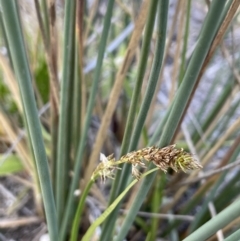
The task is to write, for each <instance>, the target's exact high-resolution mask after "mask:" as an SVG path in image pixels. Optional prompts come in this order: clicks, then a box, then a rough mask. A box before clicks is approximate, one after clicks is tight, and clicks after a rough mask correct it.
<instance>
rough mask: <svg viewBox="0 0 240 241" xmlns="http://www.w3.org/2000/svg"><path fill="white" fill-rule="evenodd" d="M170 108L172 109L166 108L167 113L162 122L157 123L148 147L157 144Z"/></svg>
mask: <svg viewBox="0 0 240 241" xmlns="http://www.w3.org/2000/svg"><path fill="white" fill-rule="evenodd" d="M171 108H172V105H171V106H169V108H168V110H167V112H166V113H165V115H164V117H163V118H162V120H160V121H159V124H158V126H157V128H156V131H155V132H154V133H153V135H152V137H151V138H150V141H149V146H153V145H155V144H156V143H157V141H158V139H159V136H161V133H162V131H163V128H164V125H165V123H166V122H167V119H168V117H169V114H170V112H171Z"/></svg>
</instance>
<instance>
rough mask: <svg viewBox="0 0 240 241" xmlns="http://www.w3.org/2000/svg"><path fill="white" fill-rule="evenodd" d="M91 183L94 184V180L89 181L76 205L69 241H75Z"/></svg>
mask: <svg viewBox="0 0 240 241" xmlns="http://www.w3.org/2000/svg"><path fill="white" fill-rule="evenodd" d="M93 183H94V180H92V179H91V180H90V181H89V182H88V184H87V186H86V187H85V189H84V191H83V193H82V194H81V198H80V201H79V203H78V208H77V212H76V214H75V217H74V221H73V226H72V230H71V239H70V240H71V241H77V237H78V229H79V224H80V222H81V215H82V211H83V208H84V205H85V201H86V198H87V195H88V193H89V191H90V189H91V187H92V185H93Z"/></svg>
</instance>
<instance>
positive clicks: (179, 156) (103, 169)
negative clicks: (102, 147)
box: [92, 145, 202, 180]
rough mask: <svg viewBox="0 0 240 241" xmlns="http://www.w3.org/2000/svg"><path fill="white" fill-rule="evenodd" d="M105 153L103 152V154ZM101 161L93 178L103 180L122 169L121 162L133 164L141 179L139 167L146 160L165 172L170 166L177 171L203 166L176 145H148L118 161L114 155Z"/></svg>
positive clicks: (133, 168)
mask: <svg viewBox="0 0 240 241" xmlns="http://www.w3.org/2000/svg"><path fill="white" fill-rule="evenodd" d="M102 155H103V154H102ZM100 159H101V161H102V162H101V163H100V164H99V165H98V166H97V168H96V170H95V171H94V173H93V175H92V179H95V178H96V177H97V176H101V178H102V179H103V180H105V179H106V178H107V177H108V178H114V174H113V173H114V170H115V169H120V168H119V167H117V166H118V165H119V164H121V163H129V164H131V165H132V175H133V176H134V177H135V178H136V179H138V180H139V179H140V177H141V173H140V171H139V167H143V168H145V167H146V164H145V162H144V160H145V161H146V162H149V163H150V162H152V163H153V164H154V165H155V166H156V167H158V168H159V169H160V170H162V171H163V172H165V173H166V172H167V170H168V168H172V169H173V170H174V171H175V172H178V171H183V172H186V171H188V170H195V169H200V168H202V166H201V164H200V163H198V162H197V161H196V160H195V159H194V158H193V156H192V155H191V154H189V153H188V152H186V151H184V150H183V149H177V148H176V146H175V145H171V146H167V147H164V148H158V147H156V146H152V147H146V148H143V149H141V150H138V151H133V152H130V153H128V154H126V155H124V156H122V157H121V158H120V159H119V160H118V161H116V160H115V158H114V157H113V155H110V156H108V157H105V156H104V157H103V156H101V158H100Z"/></svg>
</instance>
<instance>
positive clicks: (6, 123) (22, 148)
mask: <svg viewBox="0 0 240 241" xmlns="http://www.w3.org/2000/svg"><path fill="white" fill-rule="evenodd" d="M0 125H2V127H3V128H4V130H5V132H6V133H7V135H8V136H9V139H10V140H12V141H13V142H14V141H16V146H15V150H16V152H17V153H18V155H19V156H20V157H21V160H22V162H23V165H24V166H25V168H26V170H27V171H28V173H29V174H30V175H31V177H32V180H33V183H34V188H33V190H34V199H35V204H36V209H37V212H38V214H39V215H40V216H42V215H43V211H42V198H41V194H40V193H41V191H40V187H39V182H38V175H37V170H36V169H35V165H34V163H33V161H32V158H31V156H30V155H29V153H30V152H29V149H28V147H27V144H26V142H25V140H24V139H21V140H20V141H18V138H19V134H18V133H17V132H18V131H17V130H16V128H14V127H13V124H12V123H11V120H10V119H9V118H8V117H7V116H6V115H5V114H4V113H2V112H1V110H0ZM13 144H14V143H13Z"/></svg>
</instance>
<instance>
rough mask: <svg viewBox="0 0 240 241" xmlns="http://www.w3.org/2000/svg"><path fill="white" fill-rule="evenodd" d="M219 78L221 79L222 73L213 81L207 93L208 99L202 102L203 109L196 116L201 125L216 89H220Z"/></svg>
mask: <svg viewBox="0 0 240 241" xmlns="http://www.w3.org/2000/svg"><path fill="white" fill-rule="evenodd" d="M219 78H220V73H218V74H217V75H216V78H215V79H214V80H213V82H212V85H211V87H210V89H209V90H208V91H207V92H206V98H205V99H204V101H203V102H202V104H201V107H200V109H199V111H198V113H197V115H196V118H197V120H198V122H199V123H202V120H203V116H204V112H205V111H206V106H207V104H208V103H209V102H210V98H211V96H212V95H213V94H214V92H215V89H216V88H217V87H218V84H219Z"/></svg>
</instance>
